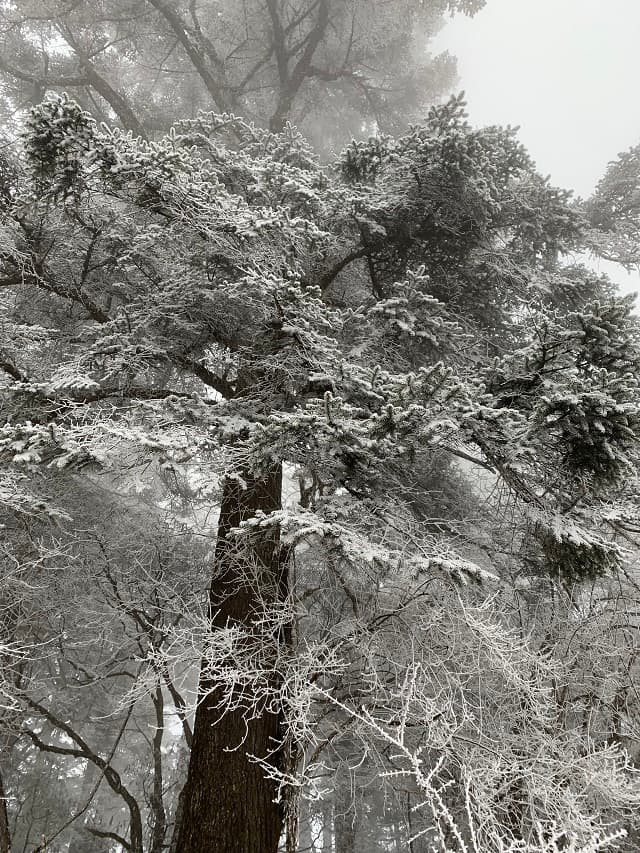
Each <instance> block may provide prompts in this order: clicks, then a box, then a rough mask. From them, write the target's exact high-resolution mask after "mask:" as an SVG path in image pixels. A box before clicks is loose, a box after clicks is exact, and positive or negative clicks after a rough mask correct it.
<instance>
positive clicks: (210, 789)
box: [177, 466, 286, 853]
mask: <svg viewBox="0 0 640 853" xmlns="http://www.w3.org/2000/svg"><path fill="white" fill-rule="evenodd" d="M242 478H243V480H244V482H243V483H241V482H239V480H238V479H234V478H229V479H227V480H226V481H225V485H224V491H223V496H222V504H221V508H220V520H219V524H218V541H217V545H216V553H215V562H216V566H215V572H214V579H213V581H212V585H211V605H210V606H211V610H210V613H211V622H212V625H213V627H214V629H215V628H219V629H223V628H225V627H227V626H230V625H233V624H236V625H238V624H239V625H242V626H245V627H247V626H248V627H250V626H251V624H252V621H253V620H254V617H255V615H257V614H258V613H259V610H260V607H261V604H262V601H263V600H264V598H265V597H267V598H268V597H271V598H272V599H277V598H278V597H279V596H281V595H282V594H283V592H284V590H283V584H284V580H283V573H284V572H285V571H286V567H285V566H284V565H283V561H282V559H281V555H280V548H279V537H278V535H277V534H276V533H274V532H273V531H267V532H265V533H264V534H262V535H261V537H260V539H259V540H258V541H257V543H256V544H255V545H253V546H252V548H251V550H250V552H247V551H244V552H242V551H238V549H237V548H235V547H234V544H233V543H232V542H230V541H229V540H228V539H227V538H226V534H227V533H228V532H229V530H230V529H231V528H232V527H238V526H239V525H240V523H241V522H242V521H244V520H246V519H248V518H251V517H253V516H255V514H256V512H257V511H258V510H262V511H263V512H265V513H268V512H271V511H273V510H276V509H279V508H280V500H281V491H282V469H281V466H277V467H276V468H274V469H273V471H272V472H271V473H270V474H269V475H268V476H266V477H264V478H259V479H258V478H252V477H251V476H248V475H247V474H244V473H243V475H242ZM275 677H276V676H275V674H274V678H275ZM200 692H201V696H203V697H204V698H202V699H201V702H200V705H199V707H198V710H197V712H196V718H195V724H194V731H193V746H192V750H191V760H190V762H189V772H188V777H187V783H186V786H185V789H184V811H183V814H182V820H181V826H180V830H179V835H178V844H177V851H178V853H276V851H277V849H278V841H279V839H280V835H281V832H282V825H283V814H282V809H281V806H280V805H279V804H277V803H276V802H275V797H276V785H275V783H274V782H273V781H271V780H269V779H266V778H265V774H264V771H263V770H262V769H261V768H260V766H259V765H258V764H256V762H255V761H253V760H252V759H251V758H250V757H249V756H256V757H258V758H263V759H266V760H268V761H269V762H270V763H272V764H277V763H278V760H279V750H278V744H279V742H280V720H279V715H278V714H277V713H274V712H272V711H267V710H265V709H264V708H263V707H260V706H259V705H258V706H257V707H252V705H253V703H252V697H251V695H247V694H246V692H243V691H242V689H241V688H238V691H237V693H236V694H234V696H233V698H234V700H235V701H234V706H236V705H240V706H244V707H239V708H237V709H235V710H234V709H231V710H227V711H225V712H224V713H223V712H222V711H221V710H220V708H219V707H218V704H219V702H220V699H221V695H222V693H221V687H220V685H219V684H216V683H215V682H212V681H210V680H207V678H206V675H205V676H203V677H202V678H201V684H200ZM247 708H249V711H248V713H247V711H246V709H247Z"/></svg>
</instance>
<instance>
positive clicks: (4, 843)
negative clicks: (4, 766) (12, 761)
mask: <svg viewBox="0 0 640 853" xmlns="http://www.w3.org/2000/svg"><path fill="white" fill-rule="evenodd" d="M10 850H11V833H10V832H9V816H8V814H7V795H6V793H5V790H4V781H3V779H2V774H1V773H0V853H9V851H10Z"/></svg>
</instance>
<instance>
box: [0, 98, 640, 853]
mask: <svg viewBox="0 0 640 853" xmlns="http://www.w3.org/2000/svg"><path fill="white" fill-rule="evenodd" d="M3 180H4V181H5V184H4V186H3V196H2V197H3V199H4V200H5V201H4V202H3V208H2V215H3V221H2V230H1V231H0V249H1V253H2V267H1V271H0V283H1V285H2V290H1V291H0V294H1V296H0V299H1V303H0V304H1V306H2V323H3V337H2V341H1V342H0V368H2V371H3V374H4V375H3V378H2V381H1V384H0V388H1V392H2V405H3V412H6V415H5V416H4V421H3V425H2V428H1V431H0V455H1V457H2V464H3V474H2V480H1V481H0V482H1V487H2V492H0V495H1V496H2V498H1V505H2V511H3V513H6V514H13V516H15V517H18V516H20V514H24V513H28V514H29V515H30V516H32V517H35V518H37V519H38V520H39V521H40V523H41V524H42V525H44V524H45V523H47V524H49V523H51V524H54V523H55V524H58V525H59V526H60V531H61V532H60V533H59V534H58V536H59V537H63V538H64V536H65V535H67V533H68V531H69V530H70V527H72V526H73V525H74V524H75V525H76V527H78V526H81V524H82V518H81V513H82V510H81V507H79V506H78V505H77V504H76V505H75V506H74V507H73V508H72V509H70V508H69V507H67V508H66V509H65V508H60V507H56V506H55V505H54V502H52V501H51V500H49V499H48V498H47V496H46V494H45V493H46V490H47V483H48V482H49V481H48V478H51V477H53V476H54V474H55V476H56V477H62V478H66V480H65V482H68V483H69V484H70V486H71V485H72V484H73V482H74V479H77V478H87V477H88V478H92V477H97V476H98V474H99V473H100V472H102V473H103V474H104V476H109V477H115V476H121V477H123V478H125V479H126V478H127V477H130V476H132V474H131V471H133V470H135V467H136V466H140V465H143V466H146V467H147V468H149V467H151V468H153V466H157V470H158V472H160V473H164V474H165V475H166V473H167V472H172V473H173V474H174V475H175V476H176V477H178V476H184V477H185V479H186V481H189V480H191V481H192V482H197V483H198V484H200V485H201V484H202V483H203V482H204V483H205V484H206V488H200V485H199V487H198V488H200V493H201V496H200V497H199V498H198V500H199V502H200V503H199V505H200V506H201V507H202V506H205V505H207V502H208V504H209V506H211V505H217V506H218V507H219V513H218V520H217V538H216V543H215V548H214V549H213V553H212V554H211V555H210V560H211V582H210V589H209V602H208V616H207V618H206V619H205V620H204V621H203V623H202V624H201V632H200V634H197V632H196V633H195V634H194V635H193V636H196V637H197V638H198V642H197V643H195V645H196V647H197V653H198V655H200V656H201V658H202V660H201V675H200V689H199V696H198V705H197V709H196V711H195V722H194V730H193V741H192V745H191V746H192V748H191V757H190V763H189V772H188V776H187V779H186V784H185V787H184V790H183V792H182V794H181V797H180V808H179V809H176V812H177V814H176V815H175V824H176V825H175V844H176V845H177V846H176V847H175V849H176V850H178V851H180V853H204V851H211V850H216V851H221V853H222V851H224V853H250V851H251V853H275V851H276V850H277V849H278V844H279V842H280V839H281V837H282V838H285V837H286V842H285V843H286V844H287V845H288V846H287V850H289V851H293V850H295V849H296V847H295V845H296V838H297V833H298V827H297V816H298V814H299V808H298V807H299V803H300V801H301V798H302V799H304V798H309V799H311V800H313V798H314V797H319V796H321V794H322V788H323V785H324V781H323V780H324V777H325V776H326V773H327V770H331V769H333V770H334V771H335V772H336V774H338V769H339V768H342V770H341V771H340V772H344V768H345V767H346V768H351V770H350V771H349V772H350V773H351V775H352V777H353V778H354V779H357V778H358V775H359V774H362V779H361V781H362V783H363V786H364V788H365V789H366V788H367V787H371V786H372V785H373V782H372V779H375V780H376V786H377V790H385V789H388V790H389V791H395V792H397V791H398V790H403V791H406V792H407V796H408V797H410V798H413V799H412V802H413V803H414V805H415V806H416V808H415V809H413V810H412V812H411V815H413V816H412V818H411V820H410V821H409V825H408V826H409V830H410V831H408V832H407V834H406V838H408V837H409V836H412V837H414V838H419V837H422V838H424V839H425V843H426V841H430V842H431V843H434V844H437V845H440V848H439V849H443V850H444V849H447V850H474V851H476V853H479V851H487V850H496V851H504V852H505V853H506V851H514V853H515V851H516V850H523V851H524V850H527V851H532V852H533V851H546V853H552V851H557V850H560V849H565V850H574V851H578V850H583V851H591V850H593V851H595V850H599V849H604V847H605V846H606V845H607V844H608V843H610V842H613V841H615V840H616V838H618V837H619V832H622V830H623V829H624V826H625V825H627V824H628V823H629V821H630V820H633V819H634V815H637V809H638V806H639V805H640V789H638V786H637V783H636V782H635V781H634V778H633V775H632V773H631V772H630V767H629V764H628V756H627V754H626V753H625V752H624V750H623V748H622V746H621V745H620V743H619V742H617V741H615V740H614V739H611V738H607V737H606V736H605V737H602V738H597V737H592V736H587V735H585V734H584V732H583V731H582V730H581V728H580V726H581V724H580V722H579V719H578V718H579V715H578V714H577V712H576V713H575V714H573V715H572V714H571V713H570V712H568V711H567V706H566V702H568V701H569V700H568V699H567V698H566V691H565V692H563V690H562V687H561V686H562V685H563V684H564V683H566V682H567V680H568V679H569V670H568V664H567V661H566V660H564V659H563V652H562V648H561V643H560V642H559V640H558V643H557V644H556V639H557V638H554V637H553V636H552V635H551V634H548V635H547V636H546V637H544V638H543V636H542V635H543V633H544V631H542V630H541V626H540V625H537V624H536V623H535V622H532V623H531V624H529V625H525V626H524V630H521V631H520V632H519V631H518V630H517V629H518V624H517V620H516V619H515V616H514V618H513V619H512V618H511V616H510V615H509V614H510V613H511V612H513V613H514V614H515V612H516V610H517V607H516V602H517V600H518V596H517V593H516V591H515V590H514V587H513V586H512V581H513V578H514V576H516V575H517V576H518V577H519V579H520V582H521V583H524V584H526V588H527V589H533V588H534V587H536V585H537V588H538V590H539V595H540V608H541V609H543V606H544V602H549V601H554V602H557V601H558V600H560V599H562V600H563V601H566V602H568V603H567V611H566V619H567V620H569V621H570V620H572V619H575V620H577V619H579V616H580V612H579V608H580V605H579V597H577V596H578V593H576V592H575V590H576V589H579V583H581V582H584V581H585V580H590V581H594V580H597V581H601V582H602V583H604V582H605V579H606V578H607V577H610V576H611V575H612V574H614V573H615V572H616V571H617V570H618V569H619V568H620V567H621V566H624V563H625V560H626V555H625V551H624V550H623V549H622V548H621V546H620V544H619V542H618V541H616V537H615V535H614V533H615V530H616V525H618V526H619V525H623V526H625V525H626V528H627V529H628V528H629V526H630V525H632V524H633V517H634V509H633V505H634V495H633V483H634V482H635V477H636V470H637V463H638V450H637V448H638V438H639V436H640V409H639V404H640V393H639V389H638V382H637V378H636V376H637V371H638V366H639V359H640V348H639V342H638V333H637V327H636V321H635V319H634V317H633V315H632V313H631V305H630V303H629V301H628V300H624V299H620V298H618V297H616V296H612V295H610V294H609V293H608V290H607V286H606V284H602V286H601V285H600V284H599V283H598V282H595V283H594V281H593V276H592V275H591V274H590V273H588V272H587V271H586V270H583V269H581V268H580V267H576V266H571V264H570V262H569V260H566V261H563V256H564V255H565V254H567V253H569V252H571V251H572V250H574V249H575V248H576V247H579V246H580V245H581V244H582V241H583V240H584V227H585V225H584V218H583V217H582V216H581V215H580V214H579V212H578V211H577V209H576V208H575V206H573V205H572V204H571V202H570V199H569V198H568V196H567V194H565V193H563V192H562V191H559V190H557V189H556V188H554V187H552V186H550V185H549V184H548V182H546V181H545V180H543V179H542V178H540V176H539V175H537V173H536V172H535V169H534V166H533V164H532V162H531V160H530V159H529V157H528V156H527V154H526V152H525V151H524V149H523V148H522V147H521V146H520V144H519V143H518V142H517V140H516V137H515V134H514V132H513V131H512V130H510V129H506V130H504V129H500V128H486V129H482V130H475V129H473V128H471V127H470V126H469V125H468V123H467V121H466V118H465V115H464V104H463V103H462V101H461V100H460V99H453V100H452V101H451V102H449V103H448V104H445V105H443V106H441V107H438V108H434V109H432V110H431V112H430V113H429V116H428V118H427V120H426V121H425V123H424V124H423V125H421V126H419V127H415V128H412V129H410V131H409V132H408V133H407V134H406V135H405V136H403V137H400V138H398V139H391V138H386V137H378V138H376V139H372V140H369V141H368V142H364V143H354V144H352V145H351V146H349V147H348V148H347V149H346V150H345V151H344V152H343V154H342V155H341V157H340V159H339V161H338V162H337V163H336V164H335V166H334V167H332V168H330V169H323V168H321V167H320V166H319V165H318V162H317V160H316V158H315V157H314V154H313V152H312V151H311V149H310V148H309V146H308V145H307V144H306V143H305V141H304V140H303V139H302V138H301V137H300V136H299V134H298V133H297V131H296V130H295V129H294V128H293V127H292V126H290V125H288V124H287V125H285V126H284V128H283V129H282V131H281V132H278V133H270V132H268V131H266V130H263V129H259V128H256V127H254V126H253V125H251V124H250V123H247V122H246V121H244V120H242V119H240V118H238V117H236V116H233V115H231V114H214V113H203V114H201V115H200V116H199V117H198V118H197V119H194V120H190V121H185V122H182V123H179V124H178V125H177V126H176V127H175V128H174V129H173V130H172V131H171V132H170V133H169V134H168V135H167V136H166V137H163V138H162V139H160V140H159V141H157V142H153V143H147V142H144V141H142V140H140V139H136V140H134V139H133V138H132V136H131V135H129V134H125V133H122V132H118V131H110V130H108V129H106V128H104V127H101V128H99V127H98V126H97V125H96V124H95V123H94V121H93V120H92V119H91V117H90V116H89V115H88V114H87V113H85V112H83V111H82V110H81V109H80V108H79V107H78V106H77V105H76V104H75V103H74V102H73V101H71V100H69V99H68V98H67V97H65V96H63V97H60V98H55V99H49V100H46V101H45V102H43V103H42V104H41V105H40V106H38V107H36V108H34V110H33V111H32V113H31V116H30V119H29V121H28V124H27V129H26V131H25V137H24V158H23V160H22V161H21V162H20V163H17V164H16V165H15V168H13V169H12V170H6V172H3ZM568 291H569V293H570V295H571V296H572V299H571V300H570V301H572V302H573V305H574V308H573V309H572V310H566V309H564V308H563V307H562V305H563V304H566V303H567V298H566V296H567V292H568ZM434 471H435V472H437V477H436V479H437V482H434V477H433V472H434ZM429 472H432V473H431V474H429ZM160 473H159V475H160ZM447 483H448V484H449V488H450V489H452V490H455V489H458V490H459V489H461V488H462V484H464V487H465V488H466V489H467V491H468V493H469V494H468V495H467V496H466V500H467V501H468V504H469V512H468V514H465V513H461V515H460V516H459V517H457V518H456V517H454V515H453V512H450V511H447V513H445V516H446V517H443V516H442V499H441V497H440V498H439V497H438V495H442V492H443V490H444V489H445V485H446V484H447ZM487 483H488V484H489V485H490V488H491V491H492V495H491V496H490V497H489V498H487V499H486V500H484V501H481V499H480V493H481V492H482V491H483V490H484V489H486V486H487ZM293 485H295V488H296V489H297V495H296V496H295V497H294V498H292V497H291V492H292V486H293ZM194 488H195V487H194ZM425 496H428V498H427V497H425ZM429 501H431V503H429ZM457 502H458V503H459V504H460V505H462V503H463V499H462V495H460V496H459V498H458V499H457ZM63 503H64V500H63ZM438 506H440V515H438V512H439V510H438ZM69 512H71V515H69ZM73 513H75V518H74V517H72V516H73ZM69 520H70V522H71V525H69ZM43 529H44V528H43ZM15 530H16V531H17V530H19V526H16V527H15ZM16 537H17V533H16ZM41 538H42V542H45V541H49V543H50V542H51V541H52V539H51V535H49V539H47V537H46V536H45V535H44V534H41ZM15 547H16V549H19V548H20V547H21V544H20V542H19V541H18V538H16V541H15ZM34 559H35V558H34ZM500 601H503V602H509V605H508V606H505V607H503V606H502V605H501V604H500ZM176 624H178V627H176V626H175V625H174V627H173V628H172V629H166V630H167V633H166V635H164V634H163V637H165V639H166V643H164V645H162V644H160V645H156V646H154V647H153V648H149V650H148V653H149V659H148V661H147V664H148V666H149V667H151V668H154V667H155V668H156V669H155V670H154V671H157V668H158V667H161V671H162V672H169V671H172V668H179V666H180V665H181V664H182V663H183V662H184V656H183V657H180V655H184V653H185V652H184V650H185V649H188V648H189V646H190V645H191V647H192V648H193V646H194V640H193V636H192V638H191V640H189V639H185V634H184V633H182V634H181V633H180V631H181V630H182V629H180V627H179V623H176ZM519 627H520V629H523V625H522V623H521V624H520V626H519ZM185 630H186V629H185ZM172 632H173V633H172ZM180 649H182V651H180ZM7 655H9V652H7ZM192 662H193V658H192ZM144 672H145V669H144V667H143V669H142V673H143V674H142V675H141V676H140V680H139V683H137V684H136V687H135V688H133V689H132V692H131V694H130V698H131V699H132V701H135V700H136V697H139V696H141V695H142V694H143V693H144V689H145V684H146V683H147V682H145V680H144V677H143V676H144ZM559 685H560V686H559ZM14 686H15V685H14ZM34 690H35V691H36V692H37V690H38V685H33V684H31V685H30V684H29V683H28V679H23V680H22V681H21V682H20V684H19V689H17V690H16V696H15V702H16V703H17V707H18V709H19V708H20V707H22V709H23V711H24V713H27V711H29V713H31V714H33V713H34V707H35V708H36V710H38V708H39V709H40V711H39V713H40V714H41V715H43V716H44V718H46V719H48V720H49V723H51V719H53V718H54V714H53V711H51V710H50V709H49V711H43V710H42V709H43V708H45V707H46V706H47V705H48V703H51V702H52V701H53V700H52V699H51V695H50V692H49V693H47V691H46V690H45V689H42V688H41V689H40V692H39V693H38V696H37V697H35V696H34V693H33V691H34ZM561 697H562V698H561ZM29 703H31V704H29ZM34 703H35V704H34ZM563 703H565V704H563ZM13 713H18V714H19V710H15V711H14V712H13ZM47 714H49V716H48V717H47ZM34 736H35V737H37V738H39V739H40V742H42V739H43V737H44V735H43V732H42V731H40V732H39V734H36V735H34ZM80 753H81V754H82V750H80ZM97 766H101V765H100V764H99V762H98V764H97ZM338 775H339V774H338ZM365 776H366V777H367V779H366V784H365V779H364V777H365ZM153 814H154V815H155V819H156V823H155V824H154V827H155V834H154V833H152V834H151V836H152V837H153V838H154V839H155V841H154V843H156V844H158V843H161V841H160V842H158V837H159V833H160V835H162V832H164V831H165V829H164V824H163V825H162V831H160V830H158V823H157V820H158V814H159V811H158V810H157V809H156V811H155V812H153ZM116 835H117V836H119V837H120V838H122V837H124V838H125V842H126V845H127V846H128V849H129V850H131V851H133V853H142V851H143V850H145V851H146V850H147V849H149V850H150V849H151V847H150V846H146V845H147V841H146V840H145V838H144V837H143V834H141V829H140V821H139V819H138V823H137V824H136V827H135V831H134V827H133V824H132V825H131V826H130V827H129V829H126V828H125V829H122V830H120V831H119V832H118V833H117V834H116ZM151 836H150V837H151ZM105 837H112V838H113V837H114V836H113V834H112V835H111V836H109V834H108V833H107V835H106V836H105ZM167 837H168V836H167ZM157 849H160V848H159V847H158V848H157ZM381 849H382V848H381Z"/></svg>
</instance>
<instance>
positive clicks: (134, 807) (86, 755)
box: [24, 698, 143, 853]
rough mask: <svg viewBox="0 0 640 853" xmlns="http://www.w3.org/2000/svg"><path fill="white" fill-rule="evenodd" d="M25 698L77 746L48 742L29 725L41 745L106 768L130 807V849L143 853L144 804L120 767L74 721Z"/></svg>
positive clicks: (106, 774) (113, 785)
mask: <svg viewBox="0 0 640 853" xmlns="http://www.w3.org/2000/svg"><path fill="white" fill-rule="evenodd" d="M25 701H26V703H27V705H28V706H29V707H30V708H31V709H32V710H33V711H36V712H37V713H38V714H39V715H40V716H41V717H43V718H44V719H45V720H47V722H49V723H50V724H51V725H52V726H54V727H55V728H56V729H58V730H59V731H61V732H63V733H64V734H65V735H67V737H69V738H70V739H71V741H72V742H73V743H74V744H75V746H74V747H64V746H57V745H55V744H48V743H46V742H44V741H43V740H42V739H41V738H39V737H38V735H37V734H36V733H35V732H33V731H31V730H30V729H25V730H24V733H25V734H26V735H27V736H28V737H29V738H30V739H31V741H32V742H33V743H34V744H35V745H36V746H37V747H38V749H40V750H42V751H43V752H51V753H55V754H57V755H67V756H73V757H75V758H81V759H83V760H86V761H90V762H91V763H92V764H95V766H96V767H98V768H99V769H100V770H101V771H102V773H103V776H104V779H105V781H106V783H107V784H108V785H109V787H110V788H111V790H112V791H113V792H114V793H115V794H118V795H119V796H120V797H122V799H123V800H124V801H125V803H126V805H127V809H128V811H129V819H130V833H131V841H130V843H129V844H128V845H127V849H128V850H130V851H131V853H143V831H142V816H141V814H140V807H139V806H138V802H137V800H136V799H135V797H134V796H133V794H132V793H131V792H130V791H129V790H128V788H127V787H126V786H125V785H124V784H123V782H122V778H121V776H120V774H119V773H118V772H117V770H115V769H114V768H113V767H112V766H111V764H110V762H109V761H107V760H106V759H104V758H102V756H100V755H98V754H97V753H96V752H94V750H93V749H91V747H90V746H89V744H88V743H87V742H86V740H84V738H83V737H82V736H81V735H80V734H79V733H78V732H77V731H76V730H75V729H74V728H73V727H72V726H71V725H70V723H68V722H65V720H61V719H60V718H59V717H58V716H56V715H55V714H54V713H53V712H52V711H50V710H49V709H48V708H45V707H44V705H41V704H40V703H39V702H35V701H34V700H33V699H28V698H27V699H26V700H25Z"/></svg>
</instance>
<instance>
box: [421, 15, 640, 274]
mask: <svg viewBox="0 0 640 853" xmlns="http://www.w3.org/2000/svg"><path fill="white" fill-rule="evenodd" d="M432 49H434V50H436V51H438V50H445V49H446V50H449V51H450V52H451V53H452V54H453V55H454V56H456V57H457V58H458V71H459V75H460V83H459V87H458V88H459V89H464V91H465V92H466V95H467V100H468V105H469V115H470V119H471V121H472V123H473V124H475V125H486V124H503V125H505V124H511V125H519V126H520V138H521V140H522V142H523V143H524V144H525V145H526V146H527V148H528V150H529V152H530V154H531V155H532V157H533V158H534V160H535V161H536V163H537V165H538V169H539V171H540V172H542V174H544V175H547V174H549V175H550V176H551V180H552V182H553V183H554V184H557V185H558V186H562V187H566V188H567V189H573V190H574V191H575V192H576V194H577V195H581V196H583V197H586V196H589V195H590V194H591V193H592V191H593V189H594V188H595V185H596V183H597V181H598V179H599V178H600V177H601V175H602V174H603V172H604V170H605V168H606V165H607V163H608V162H609V161H610V160H612V159H614V157H615V156H616V155H617V154H618V153H619V152H620V151H623V150H625V149H627V148H629V147H631V146H632V145H636V144H638V143H640V109H639V108H638V106H639V105H638V98H639V93H638V87H639V84H640V0H487V5H486V7H485V8H484V9H483V10H482V11H481V12H479V13H478V14H477V15H476V16H475V17H474V18H466V17H464V16H462V15H460V16H457V17H455V18H454V19H452V20H451V21H450V22H449V23H448V24H447V25H446V26H445V28H444V29H443V30H442V32H441V33H440V34H439V36H438V38H437V40H436V42H435V44H434V46H433V48H432ZM603 268H604V265H603ZM608 271H609V273H610V275H611V277H612V278H614V279H615V280H617V281H618V283H619V284H620V285H622V287H623V289H625V290H629V289H632V290H638V289H640V278H638V277H637V276H628V275H627V274H626V273H625V272H624V271H623V270H622V271H621V270H620V268H616V269H615V270H613V269H608Z"/></svg>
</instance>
